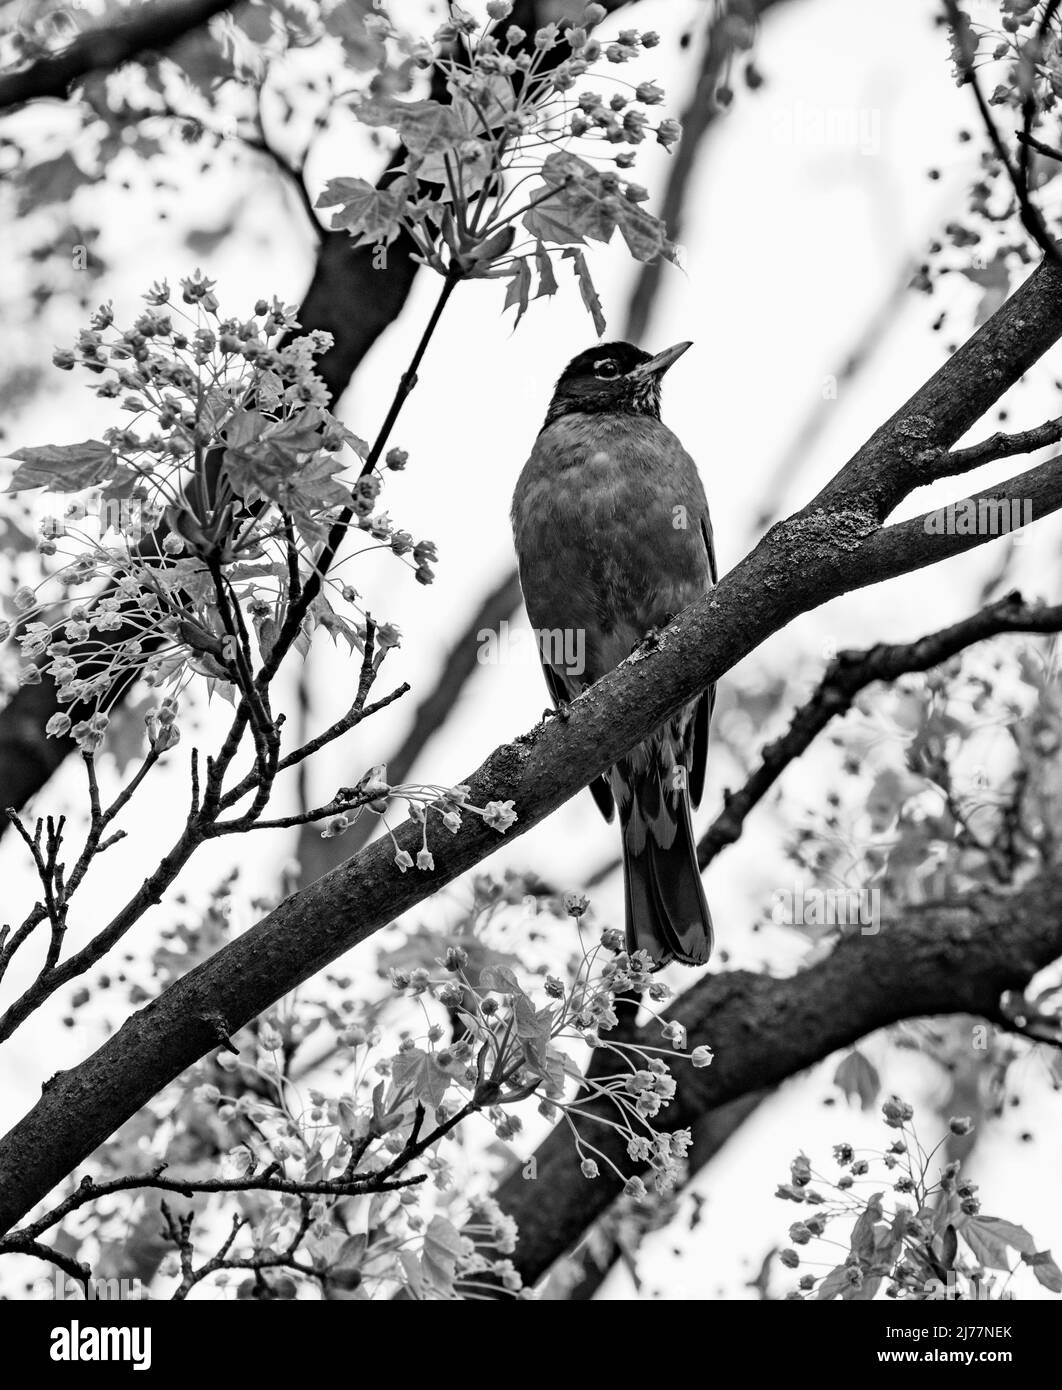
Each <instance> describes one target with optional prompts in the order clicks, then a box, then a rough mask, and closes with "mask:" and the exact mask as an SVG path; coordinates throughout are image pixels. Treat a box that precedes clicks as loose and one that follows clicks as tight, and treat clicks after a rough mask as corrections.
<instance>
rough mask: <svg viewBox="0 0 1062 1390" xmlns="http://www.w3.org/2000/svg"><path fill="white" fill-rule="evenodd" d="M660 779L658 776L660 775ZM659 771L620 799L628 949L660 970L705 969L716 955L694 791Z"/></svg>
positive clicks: (639, 778)
mask: <svg viewBox="0 0 1062 1390" xmlns="http://www.w3.org/2000/svg"><path fill="white" fill-rule="evenodd" d="M654 773H655V775H654ZM659 773H660V769H659V767H658V768H656V769H651V770H649V771H641V772H638V773H636V774H635V775H634V776H633V777H632V778H631V781H630V783H629V786H628V788H627V790H629V792H630V795H628V796H625V797H621V798H619V802H620V807H619V809H620V823H621V825H622V827H623V887H624V897H625V901H626V908H627V949H628V950H629V951H648V952H649V954H650V956H652V958H653V960H654V961H655V962H656V964H657V965H658V966H664V965H667V964H668V963H669V962H670V961H673V960H677V961H681V962H682V963H683V964H684V965H704V963H705V962H706V961H707V960H708V957H709V956H710V955H711V953H712V915H711V913H710V912H709V911H708V903H707V901H706V899H705V896H704V889H703V887H702V886H701V873H700V869H699V868H698V866H697V846H696V842H695V841H694V838H693V823H692V821H691V819H690V798H689V791H688V789H687V787H686V785H685V782H684V780H683V781H682V782H681V784H680V785H679V786H678V787H675V788H672V787H668V786H666V784H665V781H664V778H662V777H661V776H660V775H659Z"/></svg>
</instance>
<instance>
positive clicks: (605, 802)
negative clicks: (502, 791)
mask: <svg viewBox="0 0 1062 1390" xmlns="http://www.w3.org/2000/svg"><path fill="white" fill-rule="evenodd" d="M542 674H543V675H544V676H545V678H546V684H547V685H548V686H549V693H550V694H551V695H552V696H553V703H554V704H555V705H560V704H564V703H566V702H567V701H568V700H569V699H570V698H571V692H570V691H569V690H567V689H566V688H565V685H564V682H563V680H562V679H561V676H560V672H559V671H555V670H554V669H553V667H552V666H547V665H546V663H545V662H544V661H543V662H542ZM590 794H591V796H592V797H593V798H594V800H595V801H596V802H597V809H598V810H599V811H600V812H601V814H602V815H603V816H604V817H605V819H606V820H607V821H610V820H611V819H612V817H613V815H614V814H615V810H616V803H615V800H614V799H613V796H612V788H611V787H610V786H609V784H608V779H607V778H606V777H603V776H602V777H595V778H594V780H593V781H592V782H591V783H590Z"/></svg>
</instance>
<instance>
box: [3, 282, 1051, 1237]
mask: <svg viewBox="0 0 1062 1390" xmlns="http://www.w3.org/2000/svg"><path fill="white" fill-rule="evenodd" d="M1059 336H1062V272H1059V271H1058V270H1057V269H1056V268H1055V266H1054V264H1053V263H1045V264H1044V265H1043V266H1041V267H1040V269H1039V270H1037V271H1036V272H1035V273H1034V274H1033V275H1032V276H1031V277H1030V279H1029V281H1028V282H1027V283H1026V284H1025V285H1024V286H1023V287H1022V288H1021V289H1020V290H1018V291H1017V293H1016V294H1014V295H1013V296H1012V297H1011V299H1010V300H1008V301H1007V303H1006V304H1005V305H1003V306H1002V307H1001V308H1000V309H999V310H998V311H997V312H996V313H995V314H994V315H993V316H992V318H991V319H989V320H988V322H987V323H985V324H984V325H983V326H982V327H981V328H980V329H979V330H978V332H977V333H976V334H975V335H974V337H973V338H972V339H971V340H970V341H969V342H968V343H967V344H966V346H965V347H964V348H963V349H962V350H961V351H960V352H958V353H956V354H955V355H954V356H953V357H952V358H951V359H950V360H949V362H947V363H946V364H945V365H944V367H942V368H941V370H940V371H939V372H938V373H937V374H936V375H935V376H934V377H933V378H932V380H931V381H929V382H928V383H927V384H926V385H925V386H923V387H922V388H921V389H920V390H918V391H917V392H916V393H915V394H914V396H912V398H911V399H910V401H909V402H908V403H907V405H906V406H905V407H903V408H902V409H901V410H899V411H897V412H896V414H895V415H894V416H893V417H892V420H891V421H890V422H889V424H888V425H886V426H883V427H882V428H881V429H880V430H878V431H877V433H876V434H875V435H874V437H873V439H872V440H871V441H870V443H869V444H868V445H866V446H864V448H863V449H861V450H860V451H859V452H858V453H857V454H856V455H855V457H854V459H853V460H852V461H851V462H850V463H849V464H848V465H846V466H845V468H843V469H842V470H841V473H840V474H839V475H838V479H837V481H836V482H835V483H834V484H831V485H829V486H828V487H827V488H825V489H824V490H823V492H822V493H820V495H819V498H817V499H816V500H815V502H813V503H812V504H811V505H810V506H809V507H806V508H805V509H804V510H803V511H801V512H798V513H796V514H795V515H794V516H792V517H790V518H789V519H788V520H786V521H784V522H781V523H780V524H779V525H777V526H775V527H772V528H771V530H770V531H769V532H768V533H767V535H766V536H765V537H764V538H763V540H762V541H761V542H760V544H759V545H758V546H757V547H756V548H755V550H753V551H752V553H751V554H750V555H748V556H747V557H746V558H745V559H744V560H743V561H742V562H741V563H740V564H739V565H738V566H737V567H736V568H735V569H734V570H732V571H731V572H730V573H729V574H728V575H726V576H725V577H724V578H723V579H722V580H721V581H720V583H719V585H718V586H717V587H716V589H714V590H713V591H712V592H711V593H710V594H708V595H706V596H705V598H703V599H702V600H700V601H699V602H698V603H695V604H691V605H690V607H689V608H687V609H685V610H684V611H683V612H682V613H681V614H680V615H679V616H678V618H676V620H675V621H674V622H673V623H672V624H671V625H670V626H669V627H668V628H667V629H666V630H665V631H664V632H663V633H662V634H660V635H659V636H658V637H656V638H654V639H653V640H652V641H651V642H647V643H646V644H645V645H644V646H643V648H642V649H640V650H639V651H637V652H635V653H634V654H633V655H632V656H631V657H630V658H628V660H627V661H625V662H624V663H623V664H622V665H621V666H620V667H618V668H617V669H616V670H615V671H612V672H610V673H609V674H608V675H607V676H605V677H604V678H603V679H602V680H600V681H599V682H597V684H595V685H594V686H592V687H591V688H590V689H589V690H588V691H587V692H586V693H585V694H584V695H582V696H581V697H580V698H579V699H578V700H577V701H575V703H574V704H573V706H572V707H571V712H570V716H569V717H568V718H567V719H566V720H558V719H552V720H548V721H546V722H544V723H543V724H540V725H538V726H537V727H536V728H535V729H534V730H532V731H531V732H530V733H529V734H526V735H524V736H523V737H522V738H520V739H518V740H517V741H516V742H515V743H512V744H509V745H507V746H504V747H502V748H499V749H497V750H496V751H495V752H494V753H493V754H491V756H490V757H489V758H488V759H487V760H486V762H484V763H483V765H482V766H481V767H480V768H479V770H478V771H477V772H476V773H475V774H474V775H473V776H471V777H466V778H463V779H462V781H466V782H468V783H470V785H471V793H470V798H469V799H470V801H471V802H472V804H475V805H483V804H484V803H485V802H486V801H488V800H499V801H500V800H512V801H513V802H515V804H516V806H517V810H518V814H519V817H520V819H519V821H518V823H517V826H516V828H515V833H517V834H519V833H522V832H523V831H525V830H527V829H529V828H530V827H531V826H533V825H536V824H537V823H538V822H539V821H541V820H543V819H544V818H545V817H546V816H548V815H549V814H551V813H552V812H553V811H554V810H556V809H557V807H558V806H560V805H562V804H563V803H564V802H565V801H567V800H568V799H569V798H570V797H572V796H573V795H575V793H576V792H578V791H579V790H580V789H581V788H582V787H584V786H586V785H587V784H588V783H589V782H590V781H591V780H592V779H593V778H594V777H595V776H597V775H599V774H600V773H601V772H602V771H604V769H605V768H607V767H609V766H610V765H611V764H612V763H614V762H615V761H616V759H617V758H618V757H621V756H622V755H623V754H624V753H626V752H628V751H629V750H630V749H631V748H632V747H634V746H635V744H637V743H639V742H641V741H642V739H643V738H644V737H645V736H646V734H647V733H648V732H649V731H650V730H652V729H654V728H656V727H658V726H659V725H660V724H662V723H663V722H664V720H665V719H668V718H670V717H671V716H672V715H673V714H674V713H675V712H676V711H677V710H678V709H680V708H681V707H682V706H683V705H685V704H687V703H689V701H690V700H692V699H693V698H694V697H696V696H698V695H699V694H700V693H701V692H702V691H703V690H704V689H705V688H706V687H707V686H708V685H710V684H712V683H713V682H715V681H717V680H718V679H719V678H720V677H722V676H723V675H725V673H726V672H727V671H728V670H729V669H730V668H731V667H732V666H733V665H734V664H735V663H736V662H737V661H739V660H740V659H741V658H742V657H743V656H745V655H747V654H748V653H749V652H750V651H752V650H753V649H754V648H755V647H757V646H759V645H760V644H761V643H762V642H764V641H765V640H766V639H767V638H768V637H769V636H770V635H771V634H772V633H774V632H776V631H778V629H779V628H781V627H783V626H785V624H786V623H788V622H790V621H791V620H792V619H793V618H794V617H796V616H798V615H799V614H800V613H804V612H807V611H809V610H810V609H812V608H815V607H817V606H819V605H820V604H822V603H825V602H827V601H828V600H829V599H832V598H836V597H838V596H839V595H840V594H843V593H845V592H848V591H850V590H852V589H855V588H859V587H861V586H862V585H864V584H867V583H871V582H874V579H875V578H876V577H885V576H886V575H894V574H899V573H903V572H904V571H906V570H908V569H911V568H917V567H918V565H921V564H928V563H931V561H932V560H934V559H938V558H943V557H944V546H943V544H941V548H940V551H939V552H938V553H936V554H930V555H924V554H923V553H922V552H921V549H920V542H921V541H923V540H925V539H929V540H931V541H936V542H938V543H943V542H945V541H946V542H948V543H949V544H950V543H952V542H958V543H959V544H958V546H957V548H958V549H963V548H969V547H970V546H973V545H975V544H980V543H982V542H983V541H985V540H987V539H990V537H988V536H985V535H980V534H978V535H973V536H940V537H926V536H925V535H924V534H922V532H921V531H917V530H916V532H915V533H914V534H913V535H912V534H910V533H909V532H908V531H907V530H906V529H905V525H907V526H909V523H907V524H905V525H897V526H892V527H888V528H886V529H885V530H882V528H881V527H880V525H879V524H878V522H877V520H876V519H875V514H877V513H880V514H882V515H884V513H885V512H886V511H887V510H888V509H889V506H888V504H889V503H890V500H891V504H892V505H895V503H896V502H898V501H900V500H901V499H902V497H903V496H904V494H905V492H906V491H909V490H910V489H911V488H913V487H915V486H917V485H918V482H919V473H918V465H917V460H916V459H914V458H913V454H914V453H917V452H918V451H919V450H920V449H923V448H929V449H933V450H937V449H941V448H950V447H951V445H952V444H954V443H955V441H956V439H958V438H959V437H960V436H961V435H962V434H963V433H965V431H966V430H967V429H968V428H969V427H970V425H971V424H972V423H973V421H974V420H976V419H977V418H979V416H980V415H982V414H984V413H985V412H986V411H987V410H989V409H990V408H991V407H992V406H993V405H994V404H995V402H996V401H997V400H998V399H999V397H1000V396H1001V395H1003V393H1004V392H1005V391H1006V390H1007V389H1008V388H1009V387H1010V386H1011V385H1012V384H1013V383H1014V382H1015V381H1016V380H1017V379H1018V377H1020V376H1021V375H1022V373H1023V372H1024V371H1025V370H1026V369H1027V367H1028V366H1029V365H1030V362H1031V360H1032V359H1031V358H1030V347H1029V344H1030V343H1032V344H1036V345H1037V346H1038V348H1039V351H1040V352H1043V351H1046V349H1047V348H1048V347H1049V346H1050V345H1051V344H1052V343H1053V342H1055V341H1056V340H1057V339H1058V338H1059ZM872 462H873V464H874V465H875V467H874V468H872V466H871V465H872ZM875 469H876V471H875ZM1037 471H1038V470H1033V473H1036V472H1037ZM1055 471H1056V473H1057V470H1055ZM1031 476H1032V475H1031V474H1026V475H1023V479H1020V480H1018V483H1019V484H1021V485H1023V486H1027V485H1028V484H1027V480H1028V479H1029V478H1030V477H1031ZM1056 488H1057V497H1056V499H1055V501H1054V506H1055V507H1060V506H1062V485H1059V484H1058V483H1057V482H1056ZM825 497H828V498H829V499H830V503H829V506H828V507H827V506H826V505H825V504H824V503H823V500H822V499H823V498H825ZM1038 515H1042V511H1041V512H1040V513H1038ZM882 536H885V537H886V538H887V540H886V542H885V544H884V549H883V548H882V542H881V539H880V538H881V537H882ZM948 553H951V552H950V551H949V552H948ZM868 570H869V574H868ZM511 833H512V832H511ZM396 840H397V844H398V846H399V848H400V849H404V850H406V851H407V852H410V851H411V852H412V856H415V855H416V853H417V851H418V850H419V847H420V841H421V827H420V826H419V825H418V824H416V823H414V822H406V824H405V825H403V826H400V827H399V829H398V831H397V832H396ZM498 843H499V841H498V837H497V835H496V834H495V832H494V831H493V830H492V829H491V828H490V827H489V826H488V825H487V824H486V823H485V822H484V821H483V820H481V819H480V818H478V817H472V816H469V815H466V817H465V821H464V824H463V826H462V828H461V829H460V830H459V831H458V833H457V834H456V835H455V836H454V837H453V839H452V840H448V841H445V842H444V841H443V840H442V838H441V836H440V837H437V838H436V839H435V840H434V843H433V849H434V851H435V853H436V868H435V870H434V871H433V872H426V873H420V872H417V873H410V874H406V875H401V876H400V875H399V874H398V873H397V871H396V868H395V865H394V863H393V862H392V846H391V844H390V841H388V842H386V843H384V842H378V843H376V844H374V845H371V846H369V847H368V848H367V849H366V850H364V851H363V852H362V853H361V854H360V855H358V856H357V858H355V859H353V860H351V861H349V862H348V863H346V864H343V865H341V866H340V867H339V868H338V869H336V870H334V871H333V872H332V873H330V874H326V875H325V876H324V877H323V878H322V879H319V880H318V881H317V882H316V883H313V884H311V885H310V886H309V887H308V888H306V889H304V890H302V891H301V892H299V893H296V894H293V895H292V896H291V897H289V898H287V899H286V900H285V901H284V902H282V903H281V904H280V905H279V906H278V907H277V908H276V909H275V910H274V911H273V912H271V913H270V914H269V915H268V916H267V917H266V918H264V919H263V920H262V921H261V922H259V923H258V925H257V926H255V927H253V928H252V929H251V930H250V931H248V932H246V933H245V934H244V935H243V936H241V937H239V938H237V939H236V940H235V941H233V942H231V943H230V944H229V945H227V946H225V947H224V948H223V949H222V950H220V951H218V952H217V953H216V955H214V956H213V957H212V958H211V959H210V960H208V961H205V962H203V963H202V964H201V965H199V966H197V967H196V968H195V969H194V970H192V971H190V972H189V973H188V974H187V975H186V976H185V977H184V978H183V979H181V980H179V981H177V982H176V983H175V984H174V985H172V986H170V988H169V989H167V990H166V991H165V992H164V993H163V994H162V995H161V996H160V997H159V998H158V999H156V1000H154V1001H153V1002H152V1003H150V1004H148V1005H147V1006H146V1007H145V1008H144V1009H142V1010H140V1011H139V1012H138V1013H136V1014H134V1015H133V1016H132V1017H131V1018H130V1019H128V1020H127V1022H126V1023H125V1024H124V1026H123V1027H122V1028H121V1029H120V1030H119V1031H118V1032H117V1033H115V1034H114V1035H113V1036H112V1037H111V1038H109V1039H108V1040H107V1042H105V1043H104V1044H103V1046H102V1047H101V1048H99V1049H98V1050H97V1051H96V1052H95V1053H94V1054H93V1055H92V1056H91V1057H89V1058H88V1059H87V1060H86V1061H85V1062H83V1063H82V1064H80V1065H79V1066H77V1067H75V1068H73V1069H72V1070H70V1071H68V1072H61V1073H59V1074H58V1075H57V1076H55V1077H53V1078H52V1079H51V1081H50V1082H48V1083H47V1086H46V1088H45V1090H44V1093H43V1095H42V1097H41V1099H40V1101H39V1102H38V1103H37V1104H36V1105H35V1106H34V1107H33V1109H32V1110H31V1111H30V1112H29V1114H28V1115H26V1116H25V1118H24V1119H23V1120H22V1121H20V1122H19V1123H18V1124H17V1125H16V1126H15V1127H14V1128H13V1129H12V1130H11V1131H10V1133H9V1134H8V1135H6V1136H5V1138H4V1139H3V1140H0V1231H3V1230H6V1229H7V1228H8V1227H9V1226H10V1225H12V1224H13V1223H14V1222H15V1221H17V1220H18V1219H19V1218H20V1217H21V1216H23V1215H24V1214H25V1212H26V1211H27V1210H29V1209H30V1208H31V1207H32V1206H33V1205H34V1204H35V1203H36V1202H38V1201H40V1200H41V1198H43V1197H44V1196H45V1195H46V1194H47V1193H48V1192H49V1191H50V1190H51V1189H52V1188H53V1187H54V1186H55V1185H56V1184H57V1183H58V1182H59V1181H61V1179H62V1178H63V1177H65V1176H66V1175H67V1174H68V1173H69V1172H70V1171H71V1170H72V1169H73V1168H74V1167H76V1165H77V1164H78V1163H79V1162H81V1161H82V1159H84V1158H85V1157H86V1156H87V1155H88V1154H90V1153H91V1152H92V1151H93V1149H94V1148H95V1147H96V1146H97V1145H98V1144H99V1143H100V1142H102V1140H103V1139H105V1138H106V1137H107V1136H108V1135H109V1134H111V1133H112V1132H113V1131H114V1130H115V1129H116V1128H117V1127H118V1125H119V1124H121V1123H122V1122H123V1121H124V1120H126V1119H127V1118H129V1116H131V1115H133V1114H135V1112H136V1111H137V1110H138V1109H139V1108H140V1106H141V1105H143V1104H144V1103H145V1102H146V1101H147V1100H149V1099H150V1097H151V1096H152V1095H154V1094H155V1093H156V1092H157V1091H158V1090H159V1089H160V1088H161V1087H162V1086H164V1085H166V1084H167V1083H168V1082H169V1081H171V1080H172V1079H173V1078H175V1077H176V1076H178V1075H180V1073H181V1072H182V1071H183V1070H184V1069H185V1068H186V1067H188V1066H189V1065H190V1064H191V1063H192V1062H194V1061H196V1060H197V1059H198V1058H199V1057H201V1056H203V1055H204V1054H206V1053H207V1052H209V1051H211V1050H212V1049H213V1048H214V1047H216V1046H217V1040H218V1036H219V1031H220V1032H221V1033H223V1034H224V1035H227V1036H231V1035H232V1034H233V1033H234V1032H235V1031H236V1030H238V1029H239V1028H241V1027H242V1026H243V1025H244V1024H246V1023H247V1022H249V1021H250V1019H252V1018H254V1017H255V1016H256V1015H258V1014H259V1013H261V1012H262V1011H263V1010H264V1009H265V1008H267V1007H269V1006H270V1005H271V1004H272V1003H274V1002H275V1001H276V1000H277V999H279V998H280V997H281V996H282V995H284V994H286V993H288V992H289V991H290V990H292V989H293V988H294V987H295V986H296V985H298V984H300V983H301V982H302V981H304V980H307V979H309V978H310V977H311V976H312V975H314V974H315V973H316V972H317V971H318V970H320V969H322V968H323V967H324V966H326V965H327V964H329V963H330V962H331V961H333V960H334V959H335V958H336V957H337V956H339V955H340V954H342V953H343V952H344V951H347V950H349V949H350V948H351V947H352V946H355V945H357V944H358V943H359V942H361V941H364V940H365V939H366V938H367V937H368V936H370V935H371V934H372V933H373V932H375V931H377V930H378V929H379V928H380V927H382V926H384V925H385V924H387V923H389V922H391V921H393V920H394V919H395V917H397V916H398V915H399V914H401V913H403V912H405V911H407V910H409V909H410V908H412V907H414V906H415V905H416V904H417V903H419V902H421V901H423V899H424V898H426V897H428V896H430V895H431V894H433V893H435V892H436V891H438V889H439V888H441V887H443V886H445V884H447V883H449V882H451V881H452V880H453V879H455V878H456V877H457V876H458V875H459V874H461V873H463V872H464V871H465V870H466V869H469V868H471V867H472V866H473V865H474V864H477V863H479V862H480V861H481V860H483V859H484V858H486V857H487V856H488V855H490V854H491V853H492V851H493V850H494V849H495V848H496V846H497V844H498ZM759 1084H760V1085H762V1084H764V1082H763V1080H762V1079H761V1081H760V1083H759Z"/></svg>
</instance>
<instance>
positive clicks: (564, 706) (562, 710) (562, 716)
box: [542, 700, 572, 724]
mask: <svg viewBox="0 0 1062 1390" xmlns="http://www.w3.org/2000/svg"><path fill="white" fill-rule="evenodd" d="M571 717H572V707H571V705H570V704H569V703H568V701H567V700H560V701H559V702H558V703H557V705H556V707H555V708H554V707H552V706H551V707H550V708H549V709H544V710H543V711H542V722H543V723H545V722H546V720H547V719H559V720H560V721H561V723H562V724H567V722H568V720H569V719H570V718H571Z"/></svg>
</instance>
